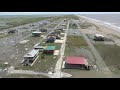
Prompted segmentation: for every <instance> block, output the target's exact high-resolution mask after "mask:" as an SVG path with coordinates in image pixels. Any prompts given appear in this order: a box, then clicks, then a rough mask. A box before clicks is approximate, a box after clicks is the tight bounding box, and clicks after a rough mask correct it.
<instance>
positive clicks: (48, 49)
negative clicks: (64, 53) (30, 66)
mask: <svg viewBox="0 0 120 90" xmlns="http://www.w3.org/2000/svg"><path fill="white" fill-rule="evenodd" d="M54 50H55V46H47V47H46V48H45V49H44V51H43V54H53V53H54Z"/></svg>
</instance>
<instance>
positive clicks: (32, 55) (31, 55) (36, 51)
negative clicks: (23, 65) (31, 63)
mask: <svg viewBox="0 0 120 90" xmlns="http://www.w3.org/2000/svg"><path fill="white" fill-rule="evenodd" d="M38 52H39V50H35V49H33V50H32V51H30V52H29V53H27V54H26V55H25V56H24V57H34V56H35V55H36V54H37V53H38Z"/></svg>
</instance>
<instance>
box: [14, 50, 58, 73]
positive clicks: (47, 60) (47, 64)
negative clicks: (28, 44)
mask: <svg viewBox="0 0 120 90" xmlns="http://www.w3.org/2000/svg"><path fill="white" fill-rule="evenodd" d="M41 56H42V52H41V53H39V58H38V60H37V61H36V62H35V63H34V65H33V66H21V64H20V65H19V67H16V69H22V70H34V71H40V72H48V71H50V70H53V69H54V68H55V65H56V62H57V60H58V58H57V56H55V55H44V59H41ZM54 57H55V58H54Z"/></svg>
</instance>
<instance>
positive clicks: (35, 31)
mask: <svg viewBox="0 0 120 90" xmlns="http://www.w3.org/2000/svg"><path fill="white" fill-rule="evenodd" d="M32 33H41V32H39V31H35V32H32Z"/></svg>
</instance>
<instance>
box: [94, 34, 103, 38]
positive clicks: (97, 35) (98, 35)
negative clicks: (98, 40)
mask: <svg viewBox="0 0 120 90" xmlns="http://www.w3.org/2000/svg"><path fill="white" fill-rule="evenodd" d="M95 36H96V37H104V36H103V35H101V34H95Z"/></svg>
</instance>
